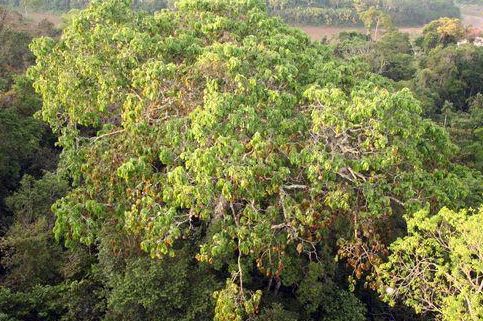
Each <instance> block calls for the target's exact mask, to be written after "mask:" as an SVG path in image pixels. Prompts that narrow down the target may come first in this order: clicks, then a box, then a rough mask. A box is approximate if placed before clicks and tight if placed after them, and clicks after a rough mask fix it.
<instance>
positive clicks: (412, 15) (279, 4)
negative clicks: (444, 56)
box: [268, 0, 460, 25]
mask: <svg viewBox="0 0 483 321" xmlns="http://www.w3.org/2000/svg"><path fill="white" fill-rule="evenodd" d="M268 2H269V5H270V7H271V10H272V13H273V14H275V15H278V16H280V17H282V18H283V19H284V20H286V21H288V22H291V23H297V24H354V23H357V22H359V20H358V14H357V12H359V11H362V10H365V9H368V8H370V7H376V8H378V9H381V10H383V11H386V12H387V13H389V15H390V16H391V18H392V20H393V22H394V23H395V24H397V25H422V24H426V23H428V22H430V21H432V20H435V19H438V18H440V17H459V15H460V12H459V9H458V7H457V6H456V5H455V3H454V1H453V0H398V1H395V0H288V1H287V0H269V1H268Z"/></svg>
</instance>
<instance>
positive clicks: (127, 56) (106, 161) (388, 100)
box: [29, 0, 480, 320]
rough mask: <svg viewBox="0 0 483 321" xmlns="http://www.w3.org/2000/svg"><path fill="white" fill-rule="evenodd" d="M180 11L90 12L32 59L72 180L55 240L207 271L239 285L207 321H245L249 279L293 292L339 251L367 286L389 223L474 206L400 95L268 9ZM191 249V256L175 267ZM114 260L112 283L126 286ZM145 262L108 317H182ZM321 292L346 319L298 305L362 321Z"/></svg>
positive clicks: (202, 1)
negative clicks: (429, 210)
mask: <svg viewBox="0 0 483 321" xmlns="http://www.w3.org/2000/svg"><path fill="white" fill-rule="evenodd" d="M176 6H177V10H176V11H171V10H166V11H160V12H157V13H156V14H147V13H143V12H137V11H133V10H132V9H131V7H130V2H129V1H124V0H110V1H103V2H96V3H95V4H94V5H92V6H89V7H88V8H87V9H86V10H84V11H81V12H80V13H79V14H78V15H74V16H73V17H72V20H71V22H70V24H69V25H68V26H67V27H66V29H65V30H64V33H63V35H62V37H61V38H60V39H59V40H53V39H50V38H41V39H38V40H36V41H35V42H34V43H33V44H32V50H33V52H34V54H35V55H36V57H37V64H36V65H35V66H34V67H32V68H31V69H30V71H29V76H30V77H31V78H32V79H33V80H34V87H35V89H36V90H37V92H38V93H39V94H41V96H42V99H43V108H42V111H41V116H42V118H43V119H44V120H45V121H47V122H48V123H49V124H50V126H51V127H52V128H53V129H54V130H55V131H56V132H57V133H59V134H60V138H59V144H60V146H62V147H63V152H62V156H61V163H60V172H61V173H63V174H66V175H68V176H69V177H70V178H71V179H72V190H71V191H70V192H69V193H68V194H67V195H66V196H65V197H64V198H63V199H62V200H60V201H58V202H56V203H55V205H54V207H53V209H54V212H55V214H56V217H57V221H56V225H55V233H56V237H57V238H59V239H62V238H65V239H66V240H67V241H68V242H70V243H69V244H70V245H72V244H74V243H75V242H77V241H81V242H84V243H86V244H90V245H93V244H103V246H106V244H109V243H110V242H112V243H113V244H115V247H117V248H119V251H120V252H122V253H124V252H125V254H124V255H127V257H131V255H133V254H132V253H136V252H135V251H136V250H137V249H138V248H139V247H140V248H141V249H143V250H144V251H146V252H148V253H149V254H150V255H151V257H153V258H160V259H161V260H169V258H168V257H173V256H174V257H175V259H176V257H177V256H181V257H182V258H183V259H187V260H188V259H189V260H192V259H194V257H196V259H197V260H198V261H201V262H207V263H209V264H212V265H213V267H214V268H216V269H218V270H220V271H221V272H223V273H226V274H231V275H232V279H230V280H229V281H228V282H227V283H226V287H225V288H224V289H221V290H219V291H217V292H216V303H215V308H214V315H215V318H218V319H219V320H226V319H233V320H238V319H243V318H246V317H248V316H251V315H254V314H256V313H258V312H259V311H260V307H259V304H260V302H261V301H260V300H261V295H262V292H261V288H262V286H263V285H261V282H257V280H256V278H255V277H254V276H256V275H259V276H258V278H262V279H263V278H265V279H267V280H268V279H271V278H275V279H276V280H278V281H277V282H278V283H284V282H286V283H289V284H290V283H291V282H295V283H297V284H294V285H300V282H301V281H298V280H297V278H296V277H295V276H296V275H297V274H298V273H297V271H296V269H297V268H298V269H304V268H305V267H307V266H312V264H308V261H311V260H315V259H316V258H320V257H322V258H324V259H321V260H320V263H319V264H320V265H321V266H325V264H330V263H327V262H330V259H327V258H330V257H331V255H333V253H335V252H337V251H339V253H340V256H341V257H344V258H347V260H348V262H349V263H350V264H351V265H352V266H353V268H354V269H355V270H356V271H357V272H356V275H358V276H361V275H362V273H363V271H366V270H370V269H372V268H373V267H374V265H377V264H378V262H380V260H381V256H382V255H383V254H384V248H385V244H387V240H388V239H389V238H390V236H389V234H390V233H391V230H392V229H393V228H394V227H393V226H391V225H390V224H391V223H390V222H391V221H390V218H391V217H392V216H398V215H400V214H401V213H402V212H405V211H412V210H416V209H418V208H420V207H421V206H422V205H423V204H425V203H426V202H428V201H430V202H431V205H432V206H433V207H435V208H436V207H440V206H443V205H446V204H448V205H449V204H453V205H454V206H465V205H467V204H468V202H469V200H472V201H474V202H478V201H479V197H480V195H479V194H476V193H475V191H474V190H473V189H472V185H471V184H469V183H468V181H469V180H470V179H473V180H475V181H478V179H479V177H478V176H475V177H473V176H472V175H473V173H472V172H470V171H469V170H467V169H466V168H464V167H462V166H461V167H458V166H454V165H453V164H452V163H451V162H450V158H451V157H452V155H453V154H454V152H455V147H454V145H452V144H451V142H450V141H449V138H448V135H447V133H446V132H445V131H444V130H443V129H442V128H441V127H438V126H437V125H435V124H434V123H433V122H431V121H430V120H426V119H423V118H422V117H421V113H422V109H421V106H420V104H419V102H418V101H417V100H416V99H415V98H414V97H413V95H412V94H411V93H410V91H409V90H408V89H404V90H401V91H397V90H395V89H394V88H392V86H391V85H389V84H388V81H387V80H385V79H383V78H382V77H379V76H376V75H374V74H372V73H370V71H369V70H368V68H367V66H366V65H365V64H361V63H357V62H353V63H347V62H344V61H339V60H337V59H335V58H334V57H333V56H332V53H331V49H330V48H329V47H327V46H324V45H321V44H317V43H311V42H310V41H309V39H308V37H307V36H305V35H304V34H303V33H302V32H300V31H298V30H295V29H292V28H289V27H288V26H286V25H285V24H283V23H282V22H281V21H280V20H279V19H275V18H270V17H268V16H267V14H266V13H265V9H264V8H265V7H264V4H263V2H262V1H256V0H253V1H242V0H233V1H216V0H197V1H188V0H185V1H179V2H178V3H177V4H176ZM254 26H256V27H254ZM473 187H474V186H473ZM193 238H195V239H196V240H197V242H196V245H199V247H198V246H197V247H196V252H195V253H192V252H190V254H186V252H184V251H180V250H179V249H180V246H177V244H192V243H189V241H188V240H190V239H193ZM337 241H338V242H337ZM336 243H338V244H339V247H337V246H336ZM128 244H129V246H128ZM133 244H134V246H133ZM112 246H113V245H112ZM113 248H114V246H113ZM135 249H136V250H135ZM362 250H364V251H365V253H368V255H367V256H365V257H363V258H362V259H361V258H359V255H358V253H360V252H361V251H362ZM130 251H132V253H129V252H130ZM113 253H115V252H113ZM137 255H139V254H137ZM299 255H301V256H302V257H303V260H301V263H302V264H300V265H299V266H298V267H297V266H295V267H294V268H295V271H291V273H288V274H287V275H288V276H289V279H290V281H284V280H283V278H284V274H283V270H284V264H285V263H286V262H289V261H291V260H292V259H293V258H294V257H297V256H299ZM117 256H118V257H119V260H120V262H119V263H116V264H115V266H118V267H117V268H114V269H113V271H124V270H123V267H122V266H123V264H124V263H122V262H123V258H122V256H121V255H119V254H118V255H117ZM149 262H150V263H149V264H147V265H145V263H146V261H136V260H134V261H129V262H128V261H126V264H127V265H126V268H127V270H125V271H126V272H122V273H125V274H121V275H124V276H120V278H119V281H117V283H113V284H115V286H114V288H113V293H112V297H111V298H110V299H108V302H109V307H110V309H112V313H113V315H114V317H116V318H119V317H122V316H126V317H127V316H130V317H132V318H140V317H141V316H144V317H145V318H150V315H152V314H155V312H154V311H158V310H156V309H158V308H159V306H163V307H164V308H165V309H166V310H163V311H164V312H159V313H160V314H163V313H166V318H168V317H169V316H168V315H172V313H171V312H167V311H174V310H175V309H176V307H178V306H179V305H180V304H181V303H180V302H181V297H182V296H183V295H182V294H181V293H184V292H183V290H180V289H181V288H183V286H184V284H185V283H184V282H185V281H183V282H181V281H180V282H179V283H178V282H173V284H172V286H174V287H176V289H177V290H176V291H174V293H178V294H175V295H174V296H173V302H165V301H164V300H165V299H164V297H162V296H161V294H160V292H158V291H154V288H157V287H156V284H157V283H156V282H157V281H156V280H159V281H160V282H161V281H162V280H165V279H166V278H167V277H168V276H167V275H166V274H164V272H163V270H162V269H161V268H159V267H156V264H154V263H151V261H149ZM181 262H182V261H181ZM189 262H191V261H189ZM152 264H154V265H152ZM166 264H168V263H166ZM255 266H256V267H255ZM166 269H167V270H168V271H173V270H170V268H169V264H168V266H166ZM180 270H181V271H182V270H183V269H182V268H180ZM127 271H129V272H127ZM194 273H196V272H194ZM182 275H183V274H181V276H182ZM280 278H281V279H282V280H280ZM314 278H316V276H314ZM184 280H186V279H184ZM188 280H190V278H188ZM112 282H114V281H112ZM143 283H146V284H150V285H152V286H153V290H149V291H145V288H140V287H138V285H139V284H143ZM160 284H161V283H158V287H159V286H160ZM162 284H165V283H162ZM279 286H280V285H278V287H279ZM208 288H209V287H208ZM205 290H206V289H205ZM316 290H317V287H315V288H314V291H316ZM177 291H180V292H177ZM276 291H278V290H276ZM307 291H308V290H307ZM307 291H302V292H300V293H301V294H300V295H302V293H305V292H307ZM317 291H318V290H317ZM320 291H322V290H320ZM320 291H319V292H320ZM323 291H326V292H324V293H329V294H327V295H329V296H330V295H335V296H337V297H339V298H340V299H341V300H344V302H347V303H346V304H343V307H341V306H339V305H329V304H328V305H326V307H320V308H319V306H321V304H320V302H315V303H313V304H312V303H310V302H311V300H313V296H310V297H311V299H304V300H303V302H304V304H308V305H310V306H312V305H313V308H312V309H313V311H318V313H320V314H321V315H322V316H327V318H341V317H340V315H338V314H337V315H336V314H335V313H336V312H339V311H343V312H344V313H346V314H347V317H349V316H350V317H351V318H353V319H358V318H359V317H361V315H362V314H363V308H362V307H361V305H360V304H359V303H358V301H357V300H355V298H354V297H353V296H352V295H351V294H349V293H346V292H344V291H343V290H340V289H339V288H338V287H337V286H336V285H335V284H334V286H333V287H332V288H330V289H328V290H326V289H323ZM141 292H142V294H143V295H145V296H143V297H140V295H141ZM308 292H310V291H308ZM134 293H136V294H139V295H134ZM161 293H162V292H161ZM317 293H318V292H317ZM321 293H322V292H321ZM131 294H133V295H131ZM199 296H200V300H202V301H201V302H207V301H206V300H207V299H206V298H207V297H206V293H204V292H203V293H201V294H200V295H199ZM302 297H303V295H302ZM178 300H179V301H178ZM203 300H205V301H203ZM159 302H161V303H159ZM177 302H178V303H177ZM158 303H159V304H158ZM171 304H172V305H171ZM195 306H198V304H196V305H195ZM205 306H207V305H206V304H205ZM204 311H205V310H204ZM178 317H182V316H178ZM186 318H187V319H190V318H191V319H192V317H189V316H188V317H186Z"/></svg>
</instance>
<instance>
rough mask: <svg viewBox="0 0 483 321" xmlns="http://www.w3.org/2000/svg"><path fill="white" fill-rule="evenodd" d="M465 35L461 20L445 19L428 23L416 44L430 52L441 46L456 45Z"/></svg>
mask: <svg viewBox="0 0 483 321" xmlns="http://www.w3.org/2000/svg"><path fill="white" fill-rule="evenodd" d="M464 35H465V28H464V26H463V24H462V22H461V20H460V19H452V18H446V17H445V18H440V19H438V20H434V21H431V23H428V24H427V25H426V26H425V27H424V29H423V34H422V36H421V37H420V38H418V39H417V40H416V43H417V44H418V45H419V46H420V47H421V48H423V49H424V50H425V51H429V50H431V49H434V48H436V47H437V46H439V45H442V46H447V45H449V44H456V43H457V42H458V40H460V39H462V38H463V37H464Z"/></svg>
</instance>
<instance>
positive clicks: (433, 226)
mask: <svg viewBox="0 0 483 321" xmlns="http://www.w3.org/2000/svg"><path fill="white" fill-rule="evenodd" d="M406 219H407V224H408V236H406V237H404V238H401V239H398V240H397V241H395V242H394V243H393V244H392V245H391V248H390V249H391V255H390V256H389V260H388V262H387V263H385V264H383V265H382V266H380V269H379V271H378V272H379V273H380V275H379V277H380V280H381V282H382V286H381V288H380V289H381V294H382V295H383V298H384V299H385V300H386V301H388V302H390V303H394V302H395V300H402V301H403V302H404V303H405V304H407V305H409V306H411V307H413V308H414V309H416V311H418V312H434V313H437V314H438V315H439V318H441V319H443V320H448V321H450V320H451V321H456V320H475V321H476V320H481V319H482V318H483V287H482V286H481V284H483V283H481V282H482V280H481V279H482V276H483V266H482V262H483V246H482V244H483V234H482V233H481V221H482V220H483V208H480V210H479V211H473V210H468V211H467V210H462V211H459V212H455V211H451V210H449V209H447V208H443V209H442V210H441V211H440V212H439V213H438V214H436V215H430V214H429V212H428V210H421V211H419V212H416V213H415V214H414V215H413V216H408V217H406Z"/></svg>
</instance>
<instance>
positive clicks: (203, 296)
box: [105, 251, 218, 321]
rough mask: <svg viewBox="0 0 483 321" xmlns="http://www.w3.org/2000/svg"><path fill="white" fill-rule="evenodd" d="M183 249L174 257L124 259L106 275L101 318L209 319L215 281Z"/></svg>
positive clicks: (132, 320) (180, 320)
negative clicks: (105, 301) (123, 263)
mask: <svg viewBox="0 0 483 321" xmlns="http://www.w3.org/2000/svg"><path fill="white" fill-rule="evenodd" d="M185 252H186V253H180V255H179V256H178V257H177V258H175V259H164V260H152V259H150V258H148V257H142V256H140V257H137V258H131V259H128V260H127V262H126V266H125V268H124V270H123V271H122V272H121V273H114V274H112V275H110V276H109V281H108V285H109V287H110V288H112V290H111V291H110V293H109V294H108V298H107V299H108V305H107V308H108V313H107V316H106V318H105V320H129V321H135V320H160V321H161V320H163V321H164V320H166V321H169V320H173V321H175V320H176V321H178V320H179V321H189V320H200V321H203V320H206V321H208V320H212V319H213V315H212V312H213V308H214V302H213V300H212V299H211V294H212V293H213V291H214V289H215V286H218V285H217V283H216V281H215V279H214V278H213V276H212V275H210V274H209V271H208V270H206V269H204V268H202V267H201V266H199V265H197V264H196V263H195V262H192V261H191V258H190V255H189V251H185ZM183 254H184V255H183Z"/></svg>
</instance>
